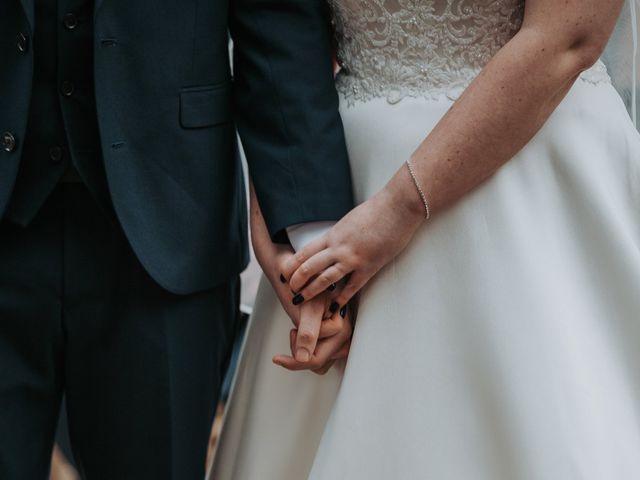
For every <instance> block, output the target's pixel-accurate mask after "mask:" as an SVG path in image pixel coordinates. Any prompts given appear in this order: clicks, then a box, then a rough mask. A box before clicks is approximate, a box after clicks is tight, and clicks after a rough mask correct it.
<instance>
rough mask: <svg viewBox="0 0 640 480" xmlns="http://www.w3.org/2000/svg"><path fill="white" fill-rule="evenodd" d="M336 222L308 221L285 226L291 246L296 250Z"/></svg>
mask: <svg viewBox="0 0 640 480" xmlns="http://www.w3.org/2000/svg"><path fill="white" fill-rule="evenodd" d="M335 224H336V222H333V221H331V222H308V223H299V224H297V225H293V226H291V227H287V235H289V241H290V242H291V246H292V247H293V249H294V250H295V251H296V252H297V251H299V250H302V249H303V248H304V247H305V246H307V245H308V244H310V243H311V242H313V241H314V240H316V239H318V238H320V237H321V236H323V235H324V234H325V233H327V232H328V231H329V230H331V227H333V226H334V225H335Z"/></svg>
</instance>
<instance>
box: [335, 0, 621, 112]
mask: <svg viewBox="0 0 640 480" xmlns="http://www.w3.org/2000/svg"><path fill="white" fill-rule="evenodd" d="M329 2H330V4H331V6H332V9H333V25H334V28H335V32H336V40H337V44H338V62H339V63H340V65H341V67H342V69H341V72H340V73H339V75H338V78H337V86H338V90H339V91H340V93H341V94H342V95H343V96H344V97H346V99H347V100H348V101H349V102H350V103H353V101H354V100H369V99H371V98H377V97H383V98H386V99H387V100H388V101H389V103H397V102H399V101H400V100H401V99H402V98H403V97H405V96H412V97H424V96H426V97H429V98H434V97H439V96H441V95H446V96H447V97H449V98H451V99H455V98H457V97H458V96H459V95H460V94H461V93H462V91H463V90H464V89H465V88H466V87H467V86H468V85H469V83H470V82H471V81H472V80H473V79H474V78H475V76H476V75H477V74H478V73H479V71H480V70H481V69H482V68H483V67H484V66H485V65H486V63H487V62H488V61H489V60H490V59H491V57H492V56H493V55H495V53H496V52H497V51H498V50H499V49H500V48H502V47H503V46H504V45H505V44H506V43H507V42H508V41H509V40H510V39H511V38H512V37H513V36H514V35H515V34H516V33H517V32H518V30H519V29H520V26H521V25H522V19H523V16H524V3H525V0H329ZM583 77H584V79H586V80H589V81H592V82H594V83H597V82H600V81H606V80H608V75H607V73H606V69H605V68H604V65H602V64H601V63H599V64H598V65H596V66H595V67H594V68H593V69H592V70H591V71H590V72H585V74H583Z"/></svg>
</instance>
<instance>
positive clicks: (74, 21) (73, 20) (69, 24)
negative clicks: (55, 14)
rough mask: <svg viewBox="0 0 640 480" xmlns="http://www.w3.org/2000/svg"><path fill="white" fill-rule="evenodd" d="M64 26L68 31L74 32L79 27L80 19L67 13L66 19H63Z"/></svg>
mask: <svg viewBox="0 0 640 480" xmlns="http://www.w3.org/2000/svg"><path fill="white" fill-rule="evenodd" d="M62 24H63V25H64V28H66V29H67V30H73V29H74V28H76V27H77V26H78V17H76V16H75V15H74V14H73V13H67V14H66V15H65V16H64V17H62Z"/></svg>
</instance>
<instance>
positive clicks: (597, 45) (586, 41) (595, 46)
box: [566, 32, 608, 72]
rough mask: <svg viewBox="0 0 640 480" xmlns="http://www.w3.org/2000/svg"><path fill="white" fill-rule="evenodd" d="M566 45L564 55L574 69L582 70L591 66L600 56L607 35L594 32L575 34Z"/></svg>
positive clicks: (605, 43) (605, 44)
mask: <svg viewBox="0 0 640 480" xmlns="http://www.w3.org/2000/svg"><path fill="white" fill-rule="evenodd" d="M572 40H573V41H571V42H570V43H569V45H568V46H567V49H566V55H567V56H568V57H569V60H568V61H571V62H572V63H573V64H574V66H575V69H576V70H577V71H578V72H583V71H584V70H588V69H589V68H591V67H592V66H593V65H594V64H595V63H596V62H597V61H598V60H599V59H600V57H601V56H602V53H603V52H604V49H605V48H606V46H607V41H608V37H607V36H606V35H599V34H597V33H595V32H593V33H588V34H584V35H579V36H576V37H575V38H573V39H572Z"/></svg>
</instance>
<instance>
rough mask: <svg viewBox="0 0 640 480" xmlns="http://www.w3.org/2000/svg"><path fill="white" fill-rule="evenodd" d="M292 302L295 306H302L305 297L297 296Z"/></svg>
mask: <svg viewBox="0 0 640 480" xmlns="http://www.w3.org/2000/svg"><path fill="white" fill-rule="evenodd" d="M292 302H293V304H294V305H300V304H301V303H302V302H304V297H303V296H302V295H300V294H297V295H296V296H295V297H293V300H292Z"/></svg>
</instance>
